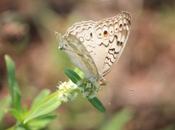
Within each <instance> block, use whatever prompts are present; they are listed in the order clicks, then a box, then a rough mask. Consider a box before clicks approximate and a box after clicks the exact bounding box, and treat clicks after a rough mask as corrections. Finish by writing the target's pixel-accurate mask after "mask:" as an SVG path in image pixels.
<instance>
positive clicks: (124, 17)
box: [102, 12, 131, 76]
mask: <svg viewBox="0 0 175 130" xmlns="http://www.w3.org/2000/svg"><path fill="white" fill-rule="evenodd" d="M110 20H111V23H112V22H113V23H112V25H113V37H112V39H110V38H108V39H109V44H110V47H109V48H108V52H107V53H106V56H105V60H104V64H103V69H102V76H105V75H106V74H107V73H108V72H109V71H110V68H111V66H112V65H113V64H114V62H116V61H118V59H119V58H120V56H121V54H122V52H123V49H124V47H125V45H126V43H127V40H128V36H129V31H130V25H131V17H130V15H129V14H128V13H126V12H122V13H120V14H118V15H117V16H115V17H113V18H111V19H110ZM109 31H110V29H109Z"/></svg>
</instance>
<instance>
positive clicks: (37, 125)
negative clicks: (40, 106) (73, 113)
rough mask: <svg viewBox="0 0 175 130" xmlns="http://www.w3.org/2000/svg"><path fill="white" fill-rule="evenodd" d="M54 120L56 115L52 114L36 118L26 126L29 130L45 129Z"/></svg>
mask: <svg viewBox="0 0 175 130" xmlns="http://www.w3.org/2000/svg"><path fill="white" fill-rule="evenodd" d="M55 118H56V115H53V114H48V115H43V116H40V117H38V118H35V119H34V120H31V121H29V122H28V124H27V126H29V127H30V128H31V129H35V130H39V129H42V128H44V127H46V126H47V125H48V124H49V123H50V122H51V121H52V120H54V119H55Z"/></svg>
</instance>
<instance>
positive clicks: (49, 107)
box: [23, 92, 61, 124]
mask: <svg viewBox="0 0 175 130" xmlns="http://www.w3.org/2000/svg"><path fill="white" fill-rule="evenodd" d="M60 104H61V101H60V100H59V98H58V94H57V92H54V93H52V94H50V95H48V96H46V97H44V98H43V99H42V100H40V102H38V103H37V104H36V105H35V106H33V107H32V109H30V110H29V112H28V114H27V115H26V117H25V119H24V121H23V123H24V124H26V123H27V122H29V121H31V120H33V119H36V118H38V117H40V116H43V115H47V114H49V113H51V112H52V111H54V110H55V109H56V108H57V107H58V106H59V105H60Z"/></svg>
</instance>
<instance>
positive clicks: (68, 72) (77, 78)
mask: <svg viewBox="0 0 175 130" xmlns="http://www.w3.org/2000/svg"><path fill="white" fill-rule="evenodd" d="M64 73H65V74H66V75H67V77H68V78H69V79H70V80H71V81H72V82H73V83H75V84H76V83H78V82H79V81H80V80H81V77H80V76H79V75H78V74H77V73H76V72H75V71H73V70H71V69H65V70H64Z"/></svg>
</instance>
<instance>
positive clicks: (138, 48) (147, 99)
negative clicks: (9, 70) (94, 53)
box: [0, 0, 175, 130]
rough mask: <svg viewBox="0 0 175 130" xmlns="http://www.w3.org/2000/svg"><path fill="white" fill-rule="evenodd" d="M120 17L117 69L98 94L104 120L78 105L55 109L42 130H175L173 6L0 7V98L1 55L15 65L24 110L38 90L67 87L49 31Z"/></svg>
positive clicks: (140, 0) (165, 1) (86, 0)
mask: <svg viewBox="0 0 175 130" xmlns="http://www.w3.org/2000/svg"><path fill="white" fill-rule="evenodd" d="M120 11H128V12H130V14H131V15H132V27H131V34H130V36H129V39H128V44H127V46H126V48H125V50H124V52H123V54H122V56H121V58H120V60H119V62H118V63H116V64H115V65H114V66H113V68H112V71H111V73H109V74H108V75H107V77H106V79H107V81H108V83H107V86H105V87H103V88H102V89H101V91H100V92H99V98H100V99H101V101H102V102H103V103H104V105H105V107H106V108H107V111H106V113H99V112H98V111H97V110H95V109H94V108H93V107H92V106H91V105H90V104H89V103H88V102H87V101H86V99H82V98H78V99H76V100H75V101H73V102H71V103H67V104H64V105H62V107H61V108H59V110H58V118H57V119H55V120H54V122H52V123H51V124H50V125H49V126H48V127H47V128H46V129H48V130H121V128H120V125H121V124H122V123H123V122H124V127H123V130H175V29H174V28H175V1H174V0H132V1H131V0H28V1H27V0H16V1H12V0H1V1H0V99H2V98H4V97H5V96H6V95H7V94H8V90H7V81H6V68H5V63H4V55H5V54H9V55H10V56H11V57H12V58H13V59H14V61H15V63H16V68H17V70H16V71H17V72H16V74H17V80H18V81H19V84H20V86H21V88H20V89H21V91H22V97H23V101H24V102H23V104H25V105H26V107H27V106H29V105H30V103H31V100H32V99H33V97H35V96H36V95H37V93H39V92H40V91H41V90H42V89H44V88H49V89H51V90H53V91H54V90H56V89H57V88H56V86H57V84H58V83H59V81H64V80H66V77H65V75H64V72H63V69H64V68H65V67H68V66H70V61H69V59H68V58H67V56H66V55H65V54H64V53H62V52H60V51H59V50H58V43H57V41H56V36H55V31H57V32H61V33H64V32H65V31H66V29H67V28H68V27H69V26H71V25H72V24H73V23H75V22H77V21H82V20H90V19H91V20H100V19H102V18H105V17H111V16H114V15H116V14H117V13H119V12H120ZM0 107H2V103H1V104H0ZM0 109H1V108H0ZM130 111H132V112H131V113H132V114H131V113H130ZM118 113H119V114H118ZM126 120H129V121H127V122H125V121H126ZM2 122H3V123H0V129H1V125H3V126H5V127H9V126H11V125H13V124H14V120H13V118H11V117H10V116H9V115H7V116H6V117H5V118H4V120H3V121H2Z"/></svg>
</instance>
